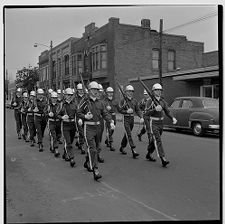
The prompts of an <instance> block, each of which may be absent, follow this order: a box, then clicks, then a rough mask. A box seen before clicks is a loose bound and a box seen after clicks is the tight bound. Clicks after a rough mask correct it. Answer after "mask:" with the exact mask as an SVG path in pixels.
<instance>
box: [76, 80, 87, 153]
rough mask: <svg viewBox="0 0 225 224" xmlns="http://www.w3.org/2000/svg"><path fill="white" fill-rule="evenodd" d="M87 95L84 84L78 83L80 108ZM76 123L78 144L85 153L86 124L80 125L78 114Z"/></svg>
mask: <svg viewBox="0 0 225 224" xmlns="http://www.w3.org/2000/svg"><path fill="white" fill-rule="evenodd" d="M84 97H85V94H84V91H83V86H82V84H81V83H79V84H77V96H76V99H77V104H78V108H79V105H80V102H81V100H82V99H83V98H84ZM76 124H77V129H78V134H79V136H78V142H77V146H78V149H80V150H81V154H85V150H84V149H83V145H84V124H83V125H79V124H78V118H77V116H76Z"/></svg>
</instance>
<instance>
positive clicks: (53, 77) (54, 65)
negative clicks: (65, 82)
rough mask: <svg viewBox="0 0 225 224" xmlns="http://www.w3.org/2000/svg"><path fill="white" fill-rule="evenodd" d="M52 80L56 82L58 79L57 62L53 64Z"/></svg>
mask: <svg viewBox="0 0 225 224" xmlns="http://www.w3.org/2000/svg"><path fill="white" fill-rule="evenodd" d="M52 70H53V71H52V79H53V80H54V79H55V78H56V63H55V61H53V62H52Z"/></svg>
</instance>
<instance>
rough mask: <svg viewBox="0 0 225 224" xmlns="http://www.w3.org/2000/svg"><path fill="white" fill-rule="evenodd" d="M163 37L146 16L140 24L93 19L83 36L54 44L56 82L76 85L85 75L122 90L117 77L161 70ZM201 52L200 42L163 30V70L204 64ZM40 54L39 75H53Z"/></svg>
mask: <svg viewBox="0 0 225 224" xmlns="http://www.w3.org/2000/svg"><path fill="white" fill-rule="evenodd" d="M159 40H160V38H159V33H158V32H157V31H155V30H152V29H151V24H150V20H149V19H142V20H141V21H140V26H134V25H128V24H121V23H120V21H119V18H114V17H112V18H109V20H108V23H107V24H105V25H103V26H102V27H100V28H98V27H96V26H95V23H90V24H89V25H87V26H86V27H85V32H84V33H83V36H82V37H81V38H79V39H78V38H70V39H68V40H67V41H65V42H63V43H62V44H60V45H58V46H56V47H54V48H53V57H52V58H53V74H54V75H53V79H52V82H53V84H52V86H53V88H58V86H59V80H61V78H60V77H61V76H62V78H63V87H68V86H70V87H73V86H74V84H77V83H79V82H80V74H81V75H82V77H83V79H84V81H85V82H88V81H91V80H95V81H97V82H99V83H101V84H102V85H103V87H104V88H106V87H108V86H112V87H113V88H114V89H115V90H116V94H118V90H117V88H116V84H115V80H117V81H118V82H119V83H120V84H121V85H126V84H128V82H129V79H133V78H135V77H139V76H141V77H155V76H158V75H159V50H160V41H159ZM66 46H67V48H66ZM63 48H64V50H63ZM203 51H204V44H203V43H201V42H194V41H188V40H187V38H186V37H185V36H181V35H171V34H166V33H164V34H163V35H162V73H169V72H174V71H176V70H177V69H179V71H182V70H187V69H194V68H200V67H201V66H202V63H203ZM60 52H61V53H60ZM48 53H49V52H48ZM42 54H44V52H43V53H42ZM41 56H42V55H41ZM41 56H40V57H41ZM40 57H39V68H40V80H41V77H47V78H49V74H47V73H48V72H47V71H46V68H47V66H48V65H47V64H46V63H47V61H46V60H44V55H43V59H42V57H41V58H40ZM40 59H41V60H40ZM58 59H60V60H61V62H58ZM60 66H61V67H60ZM47 80H48V79H47Z"/></svg>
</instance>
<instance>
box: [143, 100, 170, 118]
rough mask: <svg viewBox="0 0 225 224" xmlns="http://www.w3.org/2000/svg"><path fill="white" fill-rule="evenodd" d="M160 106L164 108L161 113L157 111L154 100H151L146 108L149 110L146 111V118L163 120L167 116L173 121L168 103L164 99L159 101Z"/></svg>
mask: <svg viewBox="0 0 225 224" xmlns="http://www.w3.org/2000/svg"><path fill="white" fill-rule="evenodd" d="M159 104H160V105H161V107H162V108H163V109H162V110H161V111H156V109H155V107H156V105H155V104H154V102H153V101H152V99H149V100H148V101H147V105H146V107H147V108H149V109H147V110H146V111H145V116H150V117H156V118H163V117H164V114H166V115H167V116H168V117H169V118H170V119H171V120H172V119H173V117H172V115H171V113H170V111H169V109H168V104H167V102H166V101H165V100H164V99H163V98H160V99H159Z"/></svg>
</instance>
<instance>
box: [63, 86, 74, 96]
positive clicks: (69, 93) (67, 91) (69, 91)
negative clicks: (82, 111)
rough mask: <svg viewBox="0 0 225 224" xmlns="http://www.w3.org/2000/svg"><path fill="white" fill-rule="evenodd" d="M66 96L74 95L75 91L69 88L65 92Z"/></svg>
mask: <svg viewBox="0 0 225 224" xmlns="http://www.w3.org/2000/svg"><path fill="white" fill-rule="evenodd" d="M65 94H68V95H73V90H72V89H71V88H67V89H66V90H65Z"/></svg>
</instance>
